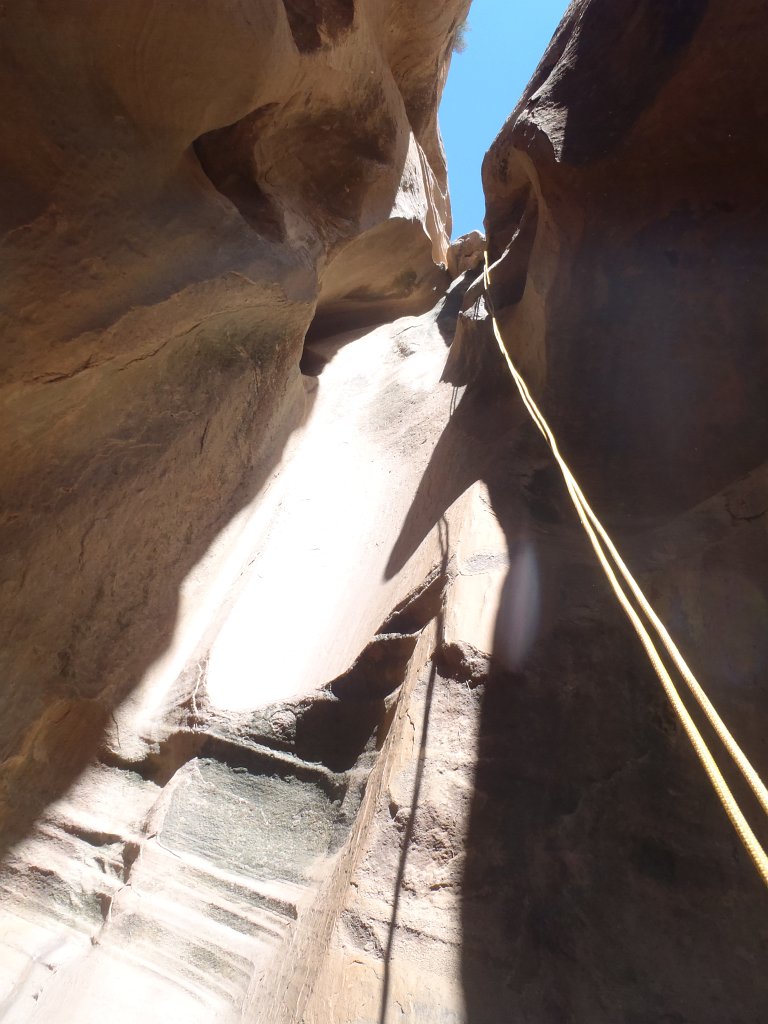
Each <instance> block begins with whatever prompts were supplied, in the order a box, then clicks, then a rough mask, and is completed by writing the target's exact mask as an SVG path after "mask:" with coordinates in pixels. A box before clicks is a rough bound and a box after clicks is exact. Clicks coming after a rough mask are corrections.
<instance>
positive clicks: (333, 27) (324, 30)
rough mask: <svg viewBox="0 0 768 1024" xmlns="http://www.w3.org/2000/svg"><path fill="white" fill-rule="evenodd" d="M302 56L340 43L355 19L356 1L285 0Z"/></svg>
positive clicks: (290, 22)
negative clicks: (325, 46) (327, 45)
mask: <svg viewBox="0 0 768 1024" xmlns="http://www.w3.org/2000/svg"><path fill="white" fill-rule="evenodd" d="M283 3H284V5H285V13H286V15H287V16H288V24H289V25H290V27H291V34H292V35H293V41H294V42H295V43H296V47H297V49H298V51H299V53H314V52H315V51H316V50H319V49H321V48H322V47H323V46H324V45H326V44H333V43H336V42H338V40H339V38H340V37H341V36H342V35H343V34H344V33H345V32H347V31H348V30H349V29H350V28H351V27H352V24H353V22H354V19H355V0H283Z"/></svg>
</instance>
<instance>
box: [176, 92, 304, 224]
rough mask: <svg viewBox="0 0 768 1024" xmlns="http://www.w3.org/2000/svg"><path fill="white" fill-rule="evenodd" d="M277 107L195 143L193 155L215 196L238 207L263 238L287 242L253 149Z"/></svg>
mask: <svg viewBox="0 0 768 1024" xmlns="http://www.w3.org/2000/svg"><path fill="white" fill-rule="evenodd" d="M277 110H278V104H276V103H270V104H267V105H266V106H264V107H260V108H259V109H258V110H254V111H253V112H252V113H250V114H248V116H247V117H244V118H242V120H240V121H237V122H235V123H234V124H231V125H226V126H225V127H223V128H215V129H213V130H212V131H210V132H206V133H205V135H201V136H200V138H198V139H196V140H195V142H194V151H195V154H196V155H197V158H198V160H199V161H200V166H201V167H202V169H203V171H204V173H205V175H206V177H207V178H208V179H209V180H210V182H211V183H212V184H213V186H214V187H215V188H216V190H217V191H218V192H221V194H222V195H224V196H226V197H227V199H229V201H230V202H231V203H232V204H233V205H234V206H236V207H237V209H238V210H239V211H240V214H241V215H242V217H243V219H244V220H245V221H246V222H247V223H248V224H249V225H250V227H252V228H253V230H254V231H256V232H257V233H258V234H259V235H261V236H262V237H264V238H268V239H270V240H271V241H274V242H284V241H285V239H286V232H285V224H284V221H283V217H282V213H281V211H280V209H279V207H278V205H277V204H276V203H274V202H273V201H272V199H271V198H270V197H269V195H267V193H266V192H265V191H264V189H263V187H262V186H261V184H260V183H259V173H258V168H257V166H256V158H255V155H254V147H255V145H256V143H257V141H258V138H259V136H260V135H261V133H262V132H263V131H264V130H265V128H266V127H267V125H270V124H272V122H273V120H274V117H275V114H276V111H277Z"/></svg>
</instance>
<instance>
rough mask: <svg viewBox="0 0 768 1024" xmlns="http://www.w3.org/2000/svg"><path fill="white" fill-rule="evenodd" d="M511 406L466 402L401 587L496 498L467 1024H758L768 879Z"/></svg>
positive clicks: (467, 910) (470, 901) (484, 397)
mask: <svg viewBox="0 0 768 1024" xmlns="http://www.w3.org/2000/svg"><path fill="white" fill-rule="evenodd" d="M499 372H500V373H505V372H506V371H505V369H504V368H503V364H502V363H501V362H500V361H499ZM494 390H495V395H493V394H492V395H491V396H489V395H488V393H487V391H484V390H483V389H480V388H474V387H473V386H470V387H469V389H468V390H467V392H466V393H465V395H464V397H463V399H462V400H461V401H460V402H459V404H458V406H457V408H456V410H455V413H454V415H453V417H452V418H451V420H450V421H449V423H448V424H447V426H446V428H445V431H444V433H443V435H442V437H441V439H440V441H439V442H438V445H437V447H436V449H435V453H434V456H433V459H432V461H431V462H430V464H429V466H428V469H427V471H426V473H425V475H424V477H423V479H422V481H421V485H420V487H419V491H418V494H417V497H416V500H415V501H414V504H413V506H412V508H411V510H410V512H409V515H408V517H407V519H406V522H405V523H404V526H403V529H402V532H401V535H400V537H399V539H398V542H397V544H396V546H395V548H394V550H393V552H392V557H391V560H390V565H389V570H388V571H389V572H391V573H394V572H396V571H397V570H398V569H399V568H400V567H401V566H402V565H403V564H404V562H405V561H406V560H407V559H408V557H410V555H411V553H412V552H413V551H414V550H415V549H416V547H417V546H418V544H419V542H420V541H421V539H422V538H423V537H424V536H426V534H427V533H428V531H429V530H430V529H431V528H432V527H433V525H434V524H435V523H436V522H438V521H439V520H440V517H441V515H442V514H443V512H444V511H445V510H446V509H447V508H448V507H450V505H451V504H452V503H453V501H454V500H455V499H456V498H457V497H458V496H459V495H460V494H461V493H463V491H464V490H465V489H466V488H467V487H469V486H471V485H472V484H473V483H474V482H475V481H476V480H482V481H484V483H485V485H486V487H487V490H488V494H489V496H490V501H491V505H492V509H493V513H494V515H495V517H496V518H497V520H498V522H499V524H500V525H501V527H502V529H503V531H504V534H505V536H506V541H507V546H508V552H509V564H510V570H509V573H508V576H507V579H506V583H505V586H504V591H503V595H502V600H501V605H500V608H499V611H498V617H497V622H496V629H495V640H494V652H493V659H492V663H491V668H490V671H489V672H488V675H487V677H486V678H484V679H482V680H481V681H480V682H479V686H480V687H481V690H482V698H481V702H482V703H481V712H480V726H479V739H478V746H477V756H476V768H475V776H474V789H473V797H472V804H471V813H470V820H469V829H468V834H467V837H466V866H465V869H464V873H463V879H462V883H461V893H462V929H463V936H462V964H463V967H462V977H463V986H464V994H465V1000H466V1018H465V1019H466V1020H467V1021H471V1022H472V1024H499V1022H500V1021H507V1020H509V1021H531V1022H534V1021H535V1022H536V1024H565V1022H568V1021H587V1020H588V1021H590V1024H617V1022H619V1021H621V1022H622V1024H649V1022H651V1021H652V1022H654V1024H656V1022H665V1024H722V1022H723V1021H725V1020H729V1021H733V1022H739V1024H747V1022H749V1024H758V1021H759V1019H760V1013H761V1011H760V1009H759V1008H760V1007H761V1006H764V1005H765V998H766V991H765V989H766V980H765V972H764V971H763V970H762V968H761V966H760V965H761V964H762V965H764V964H765V956H766V948H767V947H766V938H767V937H768V936H766V929H765V926H764V923H763V922H762V920H761V916H760V912H759V909H756V908H760V907H762V906H763V905H764V893H763V891H762V887H761V883H760V880H759V877H758V876H757V873H756V872H755V870H754V867H753V865H752V864H751V862H750V861H749V860H748V858H747V856H746V855H745V853H744V851H743V850H742V849H741V847H740V845H739V842H738V840H737V839H736V837H735V834H733V833H732V830H731V827H730V825H729V823H728V821H727V819H726V817H725V815H724V814H723V812H722V808H721V807H720V804H719V802H718V800H717V799H716V797H715V796H714V794H713V793H712V792H711V791H710V789H709V787H708V784H707V782H706V779H705V777H704V775H703V772H702V770H701V768H700V765H699V763H698V761H697V759H696V757H695V755H694V754H693V752H692V750H691V749H690V748H689V745H688V741H687V739H686V737H685V735H684V734H682V731H681V729H680V728H679V726H678V724H677V722H676V720H675V718H674V716H673V713H672V711H671V709H670V707H669V706H668V704H667V700H666V697H665V695H664V693H663V691H662V689H661V687H660V686H659V684H658V682H657V680H656V677H655V675H654V673H653V671H652V669H651V667H650V665H649V664H648V663H647V661H646V659H645V655H644V653H643V651H642V649H641V647H640V645H639V643H638V642H637V641H636V638H635V636H634V634H633V633H632V631H631V628H630V627H629V625H628V623H627V622H626V620H625V619H624V617H623V615H622V613H621V611H620V610H619V609H618V607H617V606H616V605H615V602H614V600H613V597H612V595H611V594H610V591H609V589H608V585H607V583H606V582H605V581H604V579H603V577H602V575H601V574H600V572H599V568H598V566H597V563H596V562H595V561H594V558H593V555H592V552H591V549H590V548H589V545H588V542H587V541H586V538H584V537H583V536H582V534H581V531H580V528H579V526H578V523H577V520H576V516H575V513H574V512H573V510H572V508H571V506H570V502H569V499H568V496H567V492H566V490H565V487H564V485H563V484H562V482H561V479H560V476H559V472H558V471H557V470H556V469H555V467H554V466H553V465H552V464H551V461H550V459H549V456H548V453H547V452H546V450H545V447H544V442H543V441H542V440H541V438H540V437H539V435H538V433H537V432H535V430H534V428H533V427H532V426H531V425H530V424H528V423H521V418H520V408H521V404H520V402H519V399H518V398H517V396H516V394H514V395H513V393H512V391H511V390H508V389H505V388H504V387H503V386H500V385H499V384H498V382H496V383H495V384H494ZM505 424H507V426H505ZM618 539H619V541H620V540H621V536H619V538H618ZM531 603H534V604H537V605H538V608H537V609H536V610H535V615H534V614H533V613H532V611H531V609H530V608H529V607H528V606H530V604H531ZM526 609H528V610H527V611H526ZM521 614H522V615H523V616H524V618H526V622H525V623H524V624H523V626H522V628H521V625H520V616H521ZM534 619H535V621H536V623H537V626H536V630H535V636H533V635H531V634H530V629H529V627H530V625H531V623H533V622H534ZM526 634H528V635H526ZM521 638H522V639H521ZM528 641H530V643H529V642H528ZM427 714H428V711H427ZM414 801H415V802H417V801H418V791H417V792H416V793H415V794H414ZM414 810H415V808H414ZM403 856H407V851H404V854H403ZM383 1019H384V1018H383V1017H382V1020H383Z"/></svg>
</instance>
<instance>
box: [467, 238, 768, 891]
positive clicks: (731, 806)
mask: <svg viewBox="0 0 768 1024" xmlns="http://www.w3.org/2000/svg"><path fill="white" fill-rule="evenodd" d="M483 278H484V283H485V294H486V298H487V301H488V306H489V312H490V316H491V323H492V325H493V333H494V335H495V337H496V341H497V343H498V346H499V349H500V350H501V354H502V356H503V357H504V359H505V361H506V363H507V366H508V368H509V371H510V373H511V374H512V377H513V379H514V381H515V384H516V385H517V389H518V391H519V393H520V397H521V398H522V400H523V404H524V405H525V407H526V409H527V410H528V412H529V414H530V416H531V418H532V419H533V421H534V423H535V424H536V426H537V427H538V429H539V430H540V431H541V433H542V434H543V435H544V438H545V439H546V441H547V443H548V445H549V447H550V449H551V451H552V454H553V455H554V457H555V461H556V462H557V464H558V466H559V468H560V472H561V473H562V475H563V479H564V480H565V484H566V487H567V489H568V494H569V495H570V497H571V501H572V502H573V505H574V507H575V509H576V512H577V514H578V516H579V520H580V522H581V525H582V526H583V527H584V530H585V532H586V534H587V536H588V538H589V541H590V544H591V545H592V547H593V549H594V551H595V554H596V555H597V558H598V561H599V562H600V566H601V568H602V570H603V572H604V573H605V575H606V577H607V579H608V582H609V583H610V585H611V589H612V590H613V592H614V595H615V596H616V599H617V600H618V602H619V604H620V605H621V607H622V608H623V610H624V612H625V614H626V616H627V618H628V619H629V620H630V622H631V623H632V626H633V628H634V630H635V632H636V633H637V635H638V637H639V638H640V642H641V643H642V645H643V648H644V649H645V652H646V654H647V655H648V659H649V660H650V662H651V664H652V666H653V668H654V671H655V672H656V675H657V676H658V677H659V680H660V682H661V685H662V686H663V687H664V691H665V692H666V694H667V697H668V698H669V701H670V703H671V705H672V708H673V709H674V711H675V714H676V715H677V717H678V719H679V720H680V722H681V724H682V726H683V728H684V729H685V732H686V734H687V736H688V739H689V740H690V742H691V744H692V746H693V748H694V750H695V751H696V754H697V755H698V757H699V760H700V761H701V763H702V765H703V766H704V770H705V772H706V773H707V776H708V778H709V781H710V783H711V784H712V787H713V788H714V790H715V792H716V793H717V796H718V798H719V800H720V802H721V804H722V805H723V807H724V809H725V812H726V814H727V815H728V817H729V818H730V820H731V824H732V825H733V827H734V829H735V830H736V832H737V834H738V836H739V838H740V839H741V842H742V843H743V844H744V847H745V849H746V851H747V853H748V854H749V856H750V857H751V859H752V861H753V863H754V865H755V867H756V868H757V870H758V871H759V872H760V875H761V877H762V879H763V881H764V882H765V884H766V885H768V855H766V852H765V850H764V849H763V847H762V846H761V845H760V843H759V841H758V839H757V837H756V836H755V834H754V832H753V831H752V829H751V828H750V826H749V823H748V822H747V819H746V817H745V816H744V813H743V812H742V810H741V808H740V807H739V804H738V803H737V801H736V798H735V797H734V795H733V793H732V792H731V790H730V788H729V787H728V784H727V782H726V781H725V778H724V777H723V774H722V772H721V771H720V768H719V767H718V765H717V762H716V760H715V758H714V756H713V755H712V753H711V751H710V749H709V747H708V746H707V744H706V742H705V740H704V737H703V736H702V735H701V733H700V732H699V730H698V728H697V726H696V724H695V722H694V721H693V719H692V718H691V715H690V713H689V712H688V710H687V708H686V707H685V704H684V703H683V700H682V698H681V697H680V693H679V692H678V689H677V687H676V686H675V683H674V681H673V679H672V677H671V676H670V674H669V672H668V671H667V668H666V666H665V665H664V662H663V661H662V659H661V656H660V654H659V652H658V650H657V648H656V646H655V644H654V642H653V639H652V637H651V635H650V633H649V631H648V629H647V628H646V625H645V624H644V623H643V621H642V619H641V618H640V616H639V615H638V613H637V611H636V609H635V608H634V606H633V605H632V602H631V601H630V599H629V597H628V595H627V592H626V591H625V590H624V588H623V587H622V585H621V583H620V582H619V580H618V579H617V577H616V572H615V571H614V567H615V569H617V570H618V572H619V574H620V576H621V577H622V578H623V580H624V582H625V584H626V586H627V587H628V588H629V591H630V593H631V594H632V596H633V597H634V598H635V600H636V601H637V604H638V605H639V607H640V609H641V610H642V611H643V613H644V614H645V616H646V618H647V619H648V621H649V622H650V624H651V625H652V627H653V629H654V630H655V632H656V635H657V637H658V638H659V639H660V640H661V643H662V645H663V647H664V648H665V650H666V651H667V653H668V654H669V656H670V658H671V659H672V661H673V662H674V664H675V666H676V668H677V669H678V671H679V672H680V675H681V676H682V678H683V680H684V682H685V683H686V685H687V686H688V688H689V690H690V691H691V693H692V694H693V696H694V697H695V699H696V701H697V702H698V704H699V706H700V707H701V708H702V710H703V712H704V714H705V715H706V717H707V719H708V721H709V722H710V724H711V725H712V727H713V729H714V730H715V733H716V734H717V736H718V738H719V739H720V741H721V742H722V743H723V746H724V747H725V749H726V750H727V751H728V753H729V754H730V755H731V758H732V759H733V761H734V763H735V764H736V765H737V766H738V768H739V770H740V771H741V773H742V775H743V776H744V778H745V779H746V780H747V782H748V784H749V786H750V787H751V789H752V791H753V793H754V794H755V796H756V797H757V799H758V801H759V803H760V806H761V807H762V809H763V811H765V813H766V814H768V789H766V786H765V784H764V783H763V781H762V779H761V778H760V776H759V775H758V773H757V772H756V771H755V769H754V767H753V766H752V764H751V763H750V761H749V759H748V758H747V756H746V754H745V753H744V752H743V750H742V749H741V748H740V747H739V745H738V743H737V742H736V740H735V739H734V738H733V736H732V735H731V733H730V732H729V730H728V728H727V727H726V725H725V723H724V722H723V720H722V719H721V718H720V715H719V714H718V713H717V710H716V709H715V707H714V705H713V704H712V703H711V701H710V700H709V698H708V697H707V695H706V693H705V692H704V690H703V688H702V687H701V685H700V684H699V682H698V680H697V679H696V677H695V675H694V674H693V672H692V671H691V669H690V668H689V666H688V664H687V663H686V661H685V659H684V658H683V656H682V654H681V653H680V651H679V650H678V648H677V645H676V644H675V642H674V641H673V640H672V638H671V637H670V635H669V633H668V632H667V630H666V628H665V626H664V624H663V622H662V621H661V619H659V617H658V615H657V614H656V612H655V611H654V609H653V607H652V605H651V604H650V602H649V601H648V599H647V598H646V596H645V594H644V593H643V591H642V589H641V588H640V585H639V584H638V583H637V581H636V580H635V578H634V576H633V575H632V573H631V572H630V571H629V569H628V568H627V566H626V564H625V562H624V560H623V559H622V558H621V555H620V554H619V552H618V550H617V548H616V546H615V545H614V543H613V541H612V540H611V538H610V536H609V535H608V533H607V531H606V530H605V528H604V527H603V525H602V523H601V522H600V520H599V519H598V517H597V516H596V515H595V513H594V511H593V510H592V508H591V506H590V505H589V503H588V502H587V500H586V498H585V497H584V494H583V492H582V490H581V488H580V487H579V484H578V482H577V480H576V478H575V477H574V476H573V474H572V473H571V470H570V468H569V466H568V464H567V463H566V461H565V459H564V458H563V456H562V455H561V454H560V450H559V448H558V446H557V441H556V439H555V436H554V434H553V433H552V430H551V428H550V426H549V424H548V423H547V421H546V419H545V418H544V416H543V414H542V412H541V410H540V409H539V407H538V406H537V405H536V402H535V401H534V400H533V397H532V396H531V393H530V391H529V390H528V385H527V384H526V383H525V380H524V379H523V377H522V376H521V375H520V373H519V371H518V370H517V367H516V366H515V365H514V363H513V362H512V359H511V358H510V355H509V352H508V351H507V348H506V345H505V344H504V339H503V338H502V335H501V329H500V328H499V324H498V321H497V320H496V315H495V313H494V310H493V306H492V300H491V294H490V288H491V268H490V264H489V259H488V252H487V250H486V252H485V265H484V271H483ZM609 555H610V559H613V565H612V564H611V561H610V559H609V557H608V556H609Z"/></svg>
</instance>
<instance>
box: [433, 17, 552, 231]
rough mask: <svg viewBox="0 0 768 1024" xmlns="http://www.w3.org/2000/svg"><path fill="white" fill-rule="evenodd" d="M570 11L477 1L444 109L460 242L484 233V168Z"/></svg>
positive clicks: (442, 120) (442, 117)
mask: <svg viewBox="0 0 768 1024" xmlns="http://www.w3.org/2000/svg"><path fill="white" fill-rule="evenodd" d="M567 6H568V2H567V0H474V2H473V4H472V8H471V10H470V12H469V26H470V28H469V32H468V33H467V49H466V50H465V51H464V53H456V54H454V56H453V61H452V63H451V71H450V74H449V76H448V84H447V85H446V88H445V93H444V95H443V102H442V105H441V107H440V126H441V129H442V132H443V140H444V142H445V149H446V153H447V155H448V180H449V184H450V188H451V203H452V206H453V237H454V238H458V236H459V235H463V234H466V232H467V231H471V230H472V229H473V228H477V229H478V230H479V231H482V230H483V216H484V215H485V202H484V200H483V190H482V185H481V182H480V167H481V164H482V162H483V157H484V156H485V154H486V152H487V150H488V148H489V147H490V145H491V143H492V142H493V140H494V138H495V137H496V135H497V134H498V132H499V131H500V129H501V126H502V125H503V124H504V122H505V121H506V119H507V118H508V117H509V115H510V114H511V113H512V109H513V108H514V106H515V104H516V103H517V101H518V99H519V98H520V96H521V94H522V92H523V89H524V88H525V86H526V85H527V84H528V81H529V79H530V77H531V75H532V74H533V72H534V70H535V68H536V65H537V64H538V63H539V60H540V59H541V57H542V55H543V54H544V50H545V49H546V48H547V44H548V43H549V40H550V39H551V38H552V35H553V33H554V31H555V29H556V28H557V26H558V23H559V21H560V19H561V18H562V16H563V14H564V13H565V9H566V7H567Z"/></svg>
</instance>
